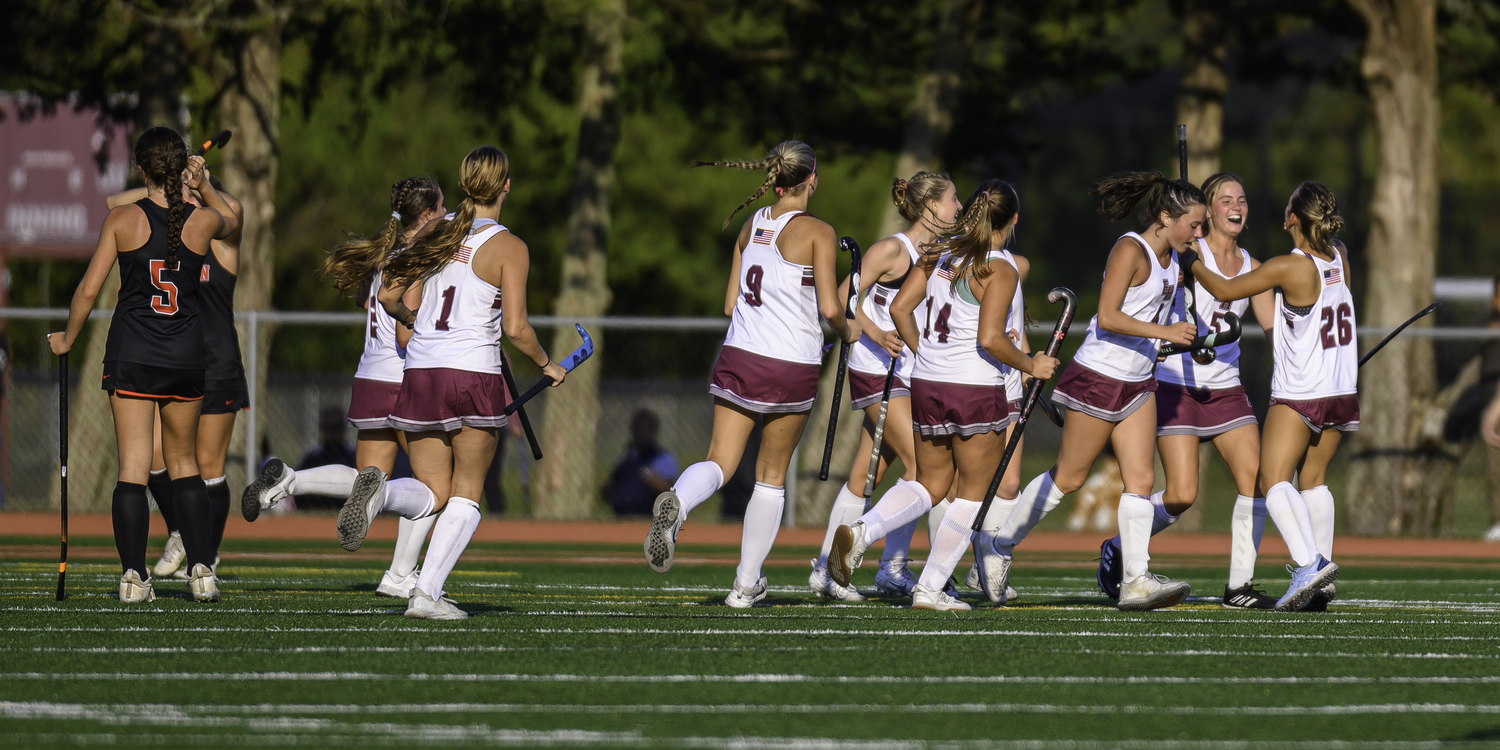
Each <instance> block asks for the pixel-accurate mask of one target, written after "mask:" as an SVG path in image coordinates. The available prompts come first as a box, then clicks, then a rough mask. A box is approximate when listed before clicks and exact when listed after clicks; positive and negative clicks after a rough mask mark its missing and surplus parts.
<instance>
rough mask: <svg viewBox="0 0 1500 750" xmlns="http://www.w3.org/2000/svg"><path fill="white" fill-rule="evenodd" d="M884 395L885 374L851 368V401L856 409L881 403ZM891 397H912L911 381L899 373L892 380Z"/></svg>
mask: <svg viewBox="0 0 1500 750" xmlns="http://www.w3.org/2000/svg"><path fill="white" fill-rule="evenodd" d="M884 395H885V375H883V374H881V375H869V374H867V373H863V372H856V371H854V370H852V369H851V370H849V402H850V403H851V404H852V405H853V406H854V410H855V411H860V410H862V409H864V408H866V407H868V406H870V405H872V404H878V403H880V397H881V396H884ZM891 398H911V383H908V382H906V381H905V380H902V379H901V376H900V375H897V376H896V379H895V380H893V381H891Z"/></svg>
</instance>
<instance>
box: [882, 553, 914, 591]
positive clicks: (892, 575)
mask: <svg viewBox="0 0 1500 750" xmlns="http://www.w3.org/2000/svg"><path fill="white" fill-rule="evenodd" d="M916 585H917V577H916V576H914V575H912V574H911V569H910V568H908V567H907V560H906V558H904V557H892V558H890V559H887V560H881V561H880V567H879V568H878V569H876V571H875V588H876V589H878V590H879V591H881V592H883V593H886V594H890V595H892V596H911V590H912V589H913V588H916Z"/></svg>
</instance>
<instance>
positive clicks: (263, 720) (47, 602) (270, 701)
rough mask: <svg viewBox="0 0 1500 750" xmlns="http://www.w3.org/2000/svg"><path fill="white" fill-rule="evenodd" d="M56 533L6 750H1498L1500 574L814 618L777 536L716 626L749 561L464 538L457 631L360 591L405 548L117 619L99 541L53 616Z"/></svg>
mask: <svg viewBox="0 0 1500 750" xmlns="http://www.w3.org/2000/svg"><path fill="white" fill-rule="evenodd" d="M39 541H40V540H38V539H35V538H25V539H21V538H8V539H7V538H0V549H4V550H5V554H4V555H3V558H0V580H3V593H0V599H3V601H0V610H3V612H4V615H3V617H0V622H3V626H0V629H3V631H4V635H3V642H0V665H3V666H0V745H7V746H25V747H40V746H58V745H62V746H70V745H84V744H107V745H111V746H115V747H160V746H175V747H196V746H219V745H223V746H311V747H318V746H349V745H371V746H429V745H437V746H464V745H486V746H498V747H673V748H700V747H701V748H746V749H750V748H774V749H775V750H796V749H797V748H829V749H834V748H886V747H896V748H919V747H953V748H957V747H963V748H991V747H993V748H1037V749H1039V750H1040V749H1043V748H1054V747H1056V748H1072V747H1143V748H1144V747H1153V748H1154V747H1175V748H1186V747H1209V748H1240V747H1308V748H1311V747H1350V748H1357V747H1379V748H1397V747H1409V746H1418V745H1420V746H1424V747H1431V746H1436V745H1439V744H1444V743H1453V744H1455V745H1467V744H1473V745H1479V744H1490V743H1496V742H1500V627H1497V626H1500V600H1497V599H1496V596H1495V589H1496V581H1497V580H1500V561H1495V560H1488V561H1486V560H1473V559H1466V560H1457V559H1455V560H1434V559H1425V560H1417V561H1411V560H1390V559H1382V558H1378V557H1375V558H1368V559H1347V560H1342V561H1341V564H1342V565H1343V570H1344V572H1343V575H1342V576H1341V578H1340V579H1339V582H1338V586H1339V593H1340V598H1339V600H1338V601H1337V602H1335V604H1334V606H1333V607H1332V608H1331V609H1330V611H1328V612H1327V613H1322V614H1312V613H1307V614H1290V615H1282V614H1267V613H1247V612H1240V611H1229V610H1224V609H1221V608H1220V607H1219V604H1218V599H1217V598H1215V597H1216V596H1217V594H1218V593H1220V592H1221V591H1222V589H1223V580H1224V579H1223V575H1224V571H1223V563H1222V561H1219V560H1214V559H1209V558H1205V557H1202V556H1195V557H1171V556H1165V555H1157V556H1156V557H1155V558H1154V562H1153V564H1152V569H1153V570H1154V571H1156V572H1160V573H1164V574H1169V575H1171V576H1173V577H1174V578H1180V579H1184V580H1188V581H1190V582H1192V583H1193V584H1194V585H1195V589H1196V591H1195V593H1201V594H1204V595H1205V596H1204V597H1203V598H1202V599H1195V600H1193V601H1190V602H1189V603H1188V604H1186V605H1180V606H1178V607H1176V608H1173V609H1171V610H1166V611H1160V612H1154V613H1145V614H1126V613H1120V612H1117V611H1115V610H1114V609H1112V608H1111V607H1109V606H1108V602H1107V600H1105V599H1104V598H1103V597H1102V596H1100V595H1099V594H1098V592H1097V590H1096V589H1095V586H1094V583H1093V578H1092V575H1093V574H1092V569H1091V567H1089V565H1088V564H1087V560H1086V556H1084V555H1079V554H1063V553H1035V554H1031V555H1026V554H1020V555H1018V557H1017V564H1016V568H1015V571H1014V573H1013V577H1012V584H1013V585H1014V586H1015V587H1016V588H1017V589H1019V590H1020V592H1021V599H1020V600H1019V601H1018V602H1017V603H1016V604H1014V605H1012V606H1007V607H1005V608H1003V609H998V610H997V609H994V608H991V607H989V606H988V605H985V606H980V607H977V608H976V610H975V611H973V612H970V613H959V614H952V613H933V612H913V611H911V610H908V609H906V608H905V606H904V605H905V602H904V601H896V600H893V599H891V598H889V597H885V598H872V599H871V600H870V602H869V603H867V604H862V605H860V604H857V605H836V606H835V605H829V604H826V603H825V604H815V603H814V600H812V598H811V597H810V596H809V594H808V592H807V588H806V583H805V581H806V576H807V570H808V568H807V567H806V562H805V561H806V560H807V559H808V557H810V556H811V555H812V554H813V553H814V552H815V550H811V549H806V548H797V547H788V546H781V547H778V548H777V550H776V551H775V552H774V553H773V557H772V560H771V564H769V565H768V566H767V568H766V572H767V574H768V576H769V577H770V583H771V594H770V596H769V597H768V598H767V600H766V601H765V602H763V604H764V605H765V606H761V607H757V608H755V609H754V610H752V611H750V612H740V611H732V610H729V609H728V608H726V607H724V606H722V601H723V596H724V594H725V592H726V590H727V588H728V586H729V583H730V581H731V579H732V576H733V559H734V557H735V550H734V549H733V548H727V547H713V548H709V547H692V546H683V547H679V552H678V554H679V564H678V566H677V567H675V568H674V569H673V570H672V571H671V572H670V573H668V574H667V575H664V576H658V575H655V574H653V573H652V572H651V571H650V570H649V569H648V568H647V567H646V565H645V564H644V562H643V560H642V559H641V553H640V548H639V546H637V545H623V544H619V545H561V544H516V543H504V544H497V543H487V542H476V543H475V544H473V545H471V546H470V548H469V551H468V553H467V554H466V556H465V559H463V560H462V561H460V563H459V566H458V569H457V571H456V572H455V573H454V575H453V577H452V578H451V579H450V582H449V589H450V592H449V593H450V595H451V596H452V597H454V598H455V599H456V600H457V601H458V602H459V603H460V605H461V606H462V607H463V608H464V609H466V610H467V611H468V612H469V613H470V615H471V617H470V619H469V620H467V621H464V622H426V621H417V620H406V619H403V618H402V617H401V616H400V615H401V613H402V612H403V611H404V608H405V607H404V602H397V601H395V600H391V599H383V598H379V597H376V596H375V595H374V593H373V590H374V586H375V583H376V582H377V581H378V579H379V576H380V573H381V571H382V570H383V569H384V567H385V564H386V562H387V561H388V560H389V551H390V544H389V542H378V541H376V542H371V543H370V544H368V545H367V547H366V549H364V550H361V551H360V552H359V553H357V554H353V555H350V554H346V553H343V552H342V551H341V550H339V549H338V548H337V545H336V544H335V543H333V542H332V541H330V542H327V543H323V542H313V541H254V540H251V541H243V540H241V541H235V540H233V539H231V540H229V541H226V543H225V562H224V564H223V565H222V566H221V571H220V575H221V578H222V582H221V584H220V585H221V589H222V591H223V593H224V600H223V601H222V602H221V603H218V604H209V605H204V604H194V603H192V602H191V601H188V600H187V584H186V582H184V581H158V583H157V596H158V597H159V598H158V600H157V602H155V603H154V604H148V605H135V606H125V605H121V604H120V603H119V602H117V601H116V600H115V599H114V596H115V588H116V584H117V582H118V580H119V576H118V567H117V564H116V563H115V562H114V561H113V560H112V559H111V558H112V556H113V542H112V540H110V539H108V538H103V537H93V538H85V539H74V540H73V544H72V548H73V550H74V558H75V559H78V560H81V561H80V562H76V563H73V564H72V565H70V570H71V572H70V574H69V578H68V581H69V591H70V594H69V598H68V599H67V601H65V602H56V601H54V599H53V587H54V586H55V583H56V570H57V566H56V561H55V557H50V555H49V554H47V553H46V552H45V550H46V549H47V548H45V547H42V546H40V544H39ZM154 541H155V542H156V544H158V545H159V543H160V541H159V539H154ZM157 551H159V547H157V548H155V549H153V553H154V552H157ZM1024 551H1025V550H1024V548H1022V549H1021V550H1019V552H1022V553H1024ZM876 554H878V552H875V551H873V550H872V555H871V557H872V558H873V557H874V556H875V555H876ZM1268 557H1273V556H1271V555H1263V558H1262V561H1261V562H1262V564H1261V568H1260V571H1259V572H1260V575H1261V576H1262V579H1263V580H1264V581H1265V582H1266V583H1267V584H1268V585H1267V588H1268V589H1272V590H1275V591H1276V592H1277V593H1279V591H1280V590H1281V588H1283V587H1284V586H1285V581H1286V575H1285V573H1283V572H1280V571H1279V567H1280V566H1279V564H1278V563H1279V561H1278V560H1274V559H1266V558H1268ZM152 559H153V560H154V557H153V558H152ZM695 561H696V562H695ZM873 567H874V566H873V564H872V562H871V561H867V562H866V564H865V567H864V568H863V569H862V570H861V571H860V572H859V573H857V574H856V578H855V582H856V584H857V585H859V586H860V587H861V588H864V587H867V586H869V585H870V584H871V580H872V576H873ZM966 569H967V562H965V563H964V564H963V565H962V566H961V567H960V572H962V571H963V570H966ZM1208 595H1213V597H1210V596H1208ZM970 601H971V602H975V603H976V604H977V603H978V599H977V597H970ZM1334 741H1340V742H1342V743H1343V744H1342V745H1337V744H1334Z"/></svg>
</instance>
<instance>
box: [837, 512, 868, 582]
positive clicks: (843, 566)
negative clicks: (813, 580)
mask: <svg viewBox="0 0 1500 750" xmlns="http://www.w3.org/2000/svg"><path fill="white" fill-rule="evenodd" d="M869 548H870V543H869V542H868V541H866V540H865V525H864V524H862V523H860V522H859V521H855V522H854V525H853V526H840V527H838V529H837V530H835V531H834V532H833V547H832V548H831V549H829V550H828V575H829V576H831V577H832V578H833V580H834V581H835V582H836V583H838V584H839V585H840V586H848V585H849V579H850V578H851V577H852V576H853V575H854V571H855V570H857V569H858V568H859V566H860V564H862V563H863V562H864V561H865V550H867V549H869Z"/></svg>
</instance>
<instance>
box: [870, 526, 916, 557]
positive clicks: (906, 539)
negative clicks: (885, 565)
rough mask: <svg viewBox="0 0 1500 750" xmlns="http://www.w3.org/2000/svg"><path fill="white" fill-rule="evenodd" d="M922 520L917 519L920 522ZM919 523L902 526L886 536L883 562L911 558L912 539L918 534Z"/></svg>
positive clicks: (882, 554) (882, 555)
mask: <svg viewBox="0 0 1500 750" xmlns="http://www.w3.org/2000/svg"><path fill="white" fill-rule="evenodd" d="M920 520H921V519H917V521H920ZM917 521H912V522H911V523H908V524H906V525H905V526H902V527H901V528H899V529H896V530H894V531H891V532H890V533H888V534H886V535H885V550H884V551H883V552H881V553H880V560H881V562H885V561H886V560H894V559H897V558H900V559H902V560H905V559H906V558H908V557H910V556H911V538H912V536H914V535H915V534H916V533H917Z"/></svg>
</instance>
